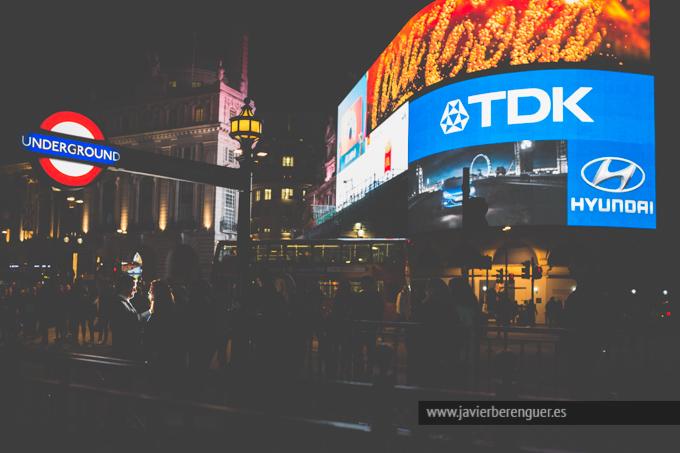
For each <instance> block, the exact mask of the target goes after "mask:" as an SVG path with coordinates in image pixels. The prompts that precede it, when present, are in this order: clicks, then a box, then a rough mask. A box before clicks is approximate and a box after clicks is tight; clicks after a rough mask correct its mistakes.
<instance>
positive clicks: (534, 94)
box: [468, 87, 594, 127]
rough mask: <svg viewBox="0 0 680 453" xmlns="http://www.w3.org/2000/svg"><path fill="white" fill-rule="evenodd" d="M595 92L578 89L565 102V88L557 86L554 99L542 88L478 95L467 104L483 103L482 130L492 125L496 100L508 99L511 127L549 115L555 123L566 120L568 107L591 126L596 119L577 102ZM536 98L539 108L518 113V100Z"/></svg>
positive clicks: (472, 97)
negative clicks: (534, 110)
mask: <svg viewBox="0 0 680 453" xmlns="http://www.w3.org/2000/svg"><path fill="white" fill-rule="evenodd" d="M590 90H592V88H590V87H581V88H579V89H578V90H576V91H575V92H574V93H573V94H572V95H571V96H569V97H568V98H567V99H566V100H565V99H564V88H562V87H554V88H553V89H552V99H551V97H550V94H548V93H546V92H545V91H543V90H541V89H539V88H525V89H521V90H509V91H496V92H493V93H485V94H476V95H474V96H470V97H468V104H482V127H489V126H491V105H492V102H493V101H500V100H503V99H507V105H508V124H526V123H538V122H539V121H543V120H544V119H546V118H547V117H548V115H550V111H551V110H552V116H553V121H554V122H562V121H564V109H565V108H566V109H567V110H569V111H570V112H571V113H573V114H574V116H576V118H578V119H579V120H581V121H582V122H584V123H592V122H594V121H593V119H592V118H591V117H590V116H588V114H587V113H586V112H584V111H583V109H581V107H579V106H578V102H579V101H580V100H581V99H583V97H584V96H585V95H586V94H588V92H589V91H590ZM520 98H535V99H537V100H538V102H539V105H540V107H539V109H538V111H536V112H535V113H532V114H529V115H520V114H519V99H520Z"/></svg>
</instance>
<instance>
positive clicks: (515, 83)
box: [337, 0, 656, 233]
mask: <svg viewBox="0 0 680 453" xmlns="http://www.w3.org/2000/svg"><path fill="white" fill-rule="evenodd" d="M649 56H650V45H649V2H648V1H640V0H633V1H631V0H625V1H624V0H487V1H483V0H457V1H443V0H440V1H436V2H433V3H432V4H430V5H429V6H428V7H426V8H424V9H423V10H422V11H421V12H420V13H418V14H417V15H416V16H414V17H413V18H412V19H411V20H410V21H409V22H408V23H407V24H406V26H405V27H404V28H403V29H402V30H401V32H400V33H399V34H398V35H397V37H396V38H395V39H394V40H393V41H392V42H391V43H390V45H389V46H388V47H387V49H385V51H384V52H383V53H382V54H381V55H380V57H379V58H378V60H377V61H376V62H375V64H374V65H373V66H372V67H371V68H370V69H369V71H368V72H367V74H366V76H365V77H364V78H363V79H362V80H361V82H360V83H359V85H357V88H355V90H353V93H355V95H354V97H351V96H348V98H347V99H346V100H345V101H344V102H343V104H342V105H341V106H340V109H339V111H338V118H339V124H338V128H339V130H341V128H342V124H341V120H340V118H343V116H346V115H348V114H349V113H350V112H351V111H352V107H351V104H352V102H356V101H357V99H358V97H357V96H356V93H357V92H361V94H362V97H361V99H362V102H363V99H364V98H365V99H366V101H365V105H364V104H362V106H361V108H362V111H361V115H362V119H361V122H362V125H361V127H362V129H361V130H362V131H363V132H364V133H365V139H364V144H363V148H362V149H363V150H364V151H367V150H368V149H369V147H368V145H367V143H369V142H370V138H371V136H372V135H373V134H374V133H377V132H379V131H381V129H382V128H383V125H385V124H390V123H394V122H395V121H394V120H393V117H394V116H395V114H397V113H398V115H397V116H398V117H399V118H402V117H403V116H404V115H403V114H402V113H401V112H403V111H404V110H406V112H407V115H406V116H407V117H408V125H407V127H406V132H404V133H402V134H401V137H404V138H405V139H406V140H407V143H397V142H396V141H395V140H397V139H393V140H392V141H391V142H390V144H391V147H392V148H395V147H398V148H399V150H400V152H403V153H406V155H407V161H408V175H409V176H408V177H409V185H410V193H409V195H408V196H409V204H408V206H409V208H408V209H409V213H408V216H409V232H410V233H419V232H427V231H433V230H437V229H447V228H456V227H459V226H460V225H461V221H462V219H461V211H462V209H461V201H462V188H461V183H462V171H463V168H464V167H470V168H471V192H473V196H478V197H484V198H485V199H486V201H487V204H488V205H489V213H488V215H487V220H488V221H489V224H490V225H492V226H502V225H581V226H610V227H636V228H655V226H656V193H655V167H654V166H655V138H654V79H653V77H652V76H651V75H650V72H649V71H650V65H649ZM346 149H347V148H344V149H343V148H341V145H339V149H338V155H339V161H340V156H341V153H342V152H343V151H344V152H345V153H346V152H347V151H346ZM373 165H377V160H376V163H374V164H373ZM338 168H339V170H338V190H337V193H338V195H339V196H338V199H339V200H350V201H351V199H352V197H351V196H348V193H349V192H351V191H352V190H351V184H354V185H355V186H356V184H355V183H350V186H349V187H348V186H347V183H346V182H344V181H348V178H346V177H343V176H342V172H343V171H346V170H347V169H348V168H349V167H343V166H339V167H338ZM357 176H358V177H359V179H360V178H361V177H362V176H363V175H362V174H360V173H357ZM351 181H356V178H352V179H351ZM355 192H356V191H355Z"/></svg>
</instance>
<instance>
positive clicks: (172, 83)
mask: <svg viewBox="0 0 680 453" xmlns="http://www.w3.org/2000/svg"><path fill="white" fill-rule="evenodd" d="M168 85H170V88H177V81H176V80H171V81H169V82H168Z"/></svg>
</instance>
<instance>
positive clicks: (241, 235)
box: [229, 98, 263, 295]
mask: <svg viewBox="0 0 680 453" xmlns="http://www.w3.org/2000/svg"><path fill="white" fill-rule="evenodd" d="M243 102H244V105H243V108H242V109H241V114H240V115H238V116H234V117H232V118H230V119H229V121H230V123H231V132H229V136H230V137H231V138H233V139H235V140H238V142H239V143H240V144H241V154H240V156H238V157H237V160H238V161H239V164H240V167H241V169H242V171H245V172H247V173H248V183H247V185H246V187H245V189H244V190H242V191H241V192H239V199H238V225H237V227H236V250H237V257H238V260H239V270H238V281H237V285H238V288H239V294H240V295H243V293H244V290H245V287H246V284H247V281H248V278H249V272H248V268H249V265H250V255H251V251H252V247H251V239H250V218H251V210H252V199H251V194H252V191H253V149H252V148H253V145H254V144H255V142H257V141H258V140H259V139H260V138H262V123H263V122H262V119H261V118H260V117H258V116H256V115H254V114H253V108H252V107H251V106H250V98H245V100H244V101H243ZM258 155H259V154H258Z"/></svg>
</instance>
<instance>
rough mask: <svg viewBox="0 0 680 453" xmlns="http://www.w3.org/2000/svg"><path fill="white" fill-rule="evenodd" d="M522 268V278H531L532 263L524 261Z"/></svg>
mask: <svg viewBox="0 0 680 453" xmlns="http://www.w3.org/2000/svg"><path fill="white" fill-rule="evenodd" d="M522 266H523V267H522V278H527V279H528V278H531V261H524V262H523V263H522Z"/></svg>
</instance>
